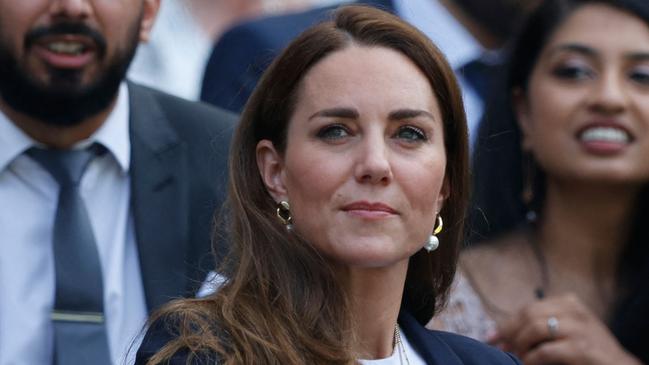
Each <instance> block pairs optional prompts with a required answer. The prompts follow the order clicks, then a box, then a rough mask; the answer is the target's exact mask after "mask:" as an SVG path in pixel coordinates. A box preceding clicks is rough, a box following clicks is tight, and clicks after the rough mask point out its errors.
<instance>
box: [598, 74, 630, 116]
mask: <svg viewBox="0 0 649 365" xmlns="http://www.w3.org/2000/svg"><path fill="white" fill-rule="evenodd" d="M626 87H627V86H626V85H625V83H624V78H623V77H621V76H620V75H618V74H617V73H616V72H605V73H604V74H602V76H601V77H600V78H599V79H598V80H597V82H596V83H595V84H594V85H593V90H592V92H591V94H590V107H591V108H592V109H593V110H595V111H598V112H601V113H609V114H615V113H619V112H621V111H623V110H625V109H626V106H627V103H628V95H627V92H628V90H627V89H626Z"/></svg>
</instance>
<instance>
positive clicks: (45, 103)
mask: <svg viewBox="0 0 649 365" xmlns="http://www.w3.org/2000/svg"><path fill="white" fill-rule="evenodd" d="M132 28H133V29H131V32H130V36H129V40H128V41H129V42H128V43H127V44H126V47H125V48H124V49H121V50H118V51H116V53H115V56H114V57H113V58H112V59H111V60H110V62H109V63H108V64H107V66H105V67H104V69H102V70H100V72H99V75H98V76H97V77H96V79H95V80H94V81H92V82H90V83H89V84H88V85H85V86H81V85H80V84H81V82H82V71H77V70H66V69H54V68H49V70H48V73H49V81H48V82H47V84H44V83H43V82H39V81H38V80H36V79H35V78H34V77H32V76H31V75H30V73H29V71H28V70H26V69H25V68H24V67H23V66H22V65H21V64H20V63H19V61H18V60H17V59H16V57H15V55H13V54H12V53H11V51H10V49H9V47H8V45H6V44H3V43H2V42H1V41H0V96H1V97H2V100H3V101H4V103H5V104H6V105H7V106H9V107H10V108H11V109H13V110H14V111H16V112H19V113H21V114H24V115H27V116H29V117H32V118H34V119H37V120H39V121H41V122H43V123H45V124H49V125H52V126H60V127H66V126H74V125H78V124H80V123H81V122H83V121H84V120H85V119H87V118H89V117H91V116H93V115H96V114H98V113H100V112H102V111H104V110H106V109H107V108H108V107H109V106H110V104H111V103H112V102H113V100H114V99H115V96H116V95H117V91H118V89H119V85H120V84H121V82H122V80H123V79H124V77H125V76H126V72H127V70H128V67H129V65H130V63H131V61H132V59H133V57H134V55H135V51H136V48H137V45H138V43H139V34H140V21H139V19H138V21H137V24H136V25H135V26H133V27H132ZM58 34H78V35H82V36H86V37H90V38H91V39H93V41H94V43H95V47H96V49H95V50H94V52H95V57H97V59H98V60H99V61H98V62H101V60H102V59H103V58H104V57H105V54H106V41H105V39H104V38H103V36H102V35H101V34H99V33H98V32H96V31H94V30H92V29H90V28H89V27H87V26H86V25H84V24H80V23H57V24H55V25H53V26H51V27H47V28H37V29H34V30H33V31H31V32H29V33H28V35H27V36H26V37H25V48H26V49H28V47H30V46H31V45H32V44H33V43H34V42H35V40H36V39H38V38H40V37H42V36H48V35H58ZM1 39H3V38H2V37H0V40H1Z"/></svg>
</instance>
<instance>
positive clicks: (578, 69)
mask: <svg viewBox="0 0 649 365" xmlns="http://www.w3.org/2000/svg"><path fill="white" fill-rule="evenodd" d="M552 74H554V75H555V76H556V77H558V78H561V79H567V80H584V79H590V78H593V76H594V75H595V73H594V72H593V71H592V70H591V69H590V68H588V67H585V66H559V67H557V68H555V69H554V70H553V71H552Z"/></svg>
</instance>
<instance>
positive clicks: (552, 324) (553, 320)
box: [547, 316, 559, 340]
mask: <svg viewBox="0 0 649 365" xmlns="http://www.w3.org/2000/svg"><path fill="white" fill-rule="evenodd" d="M547 325H548V333H549V335H550V339H552V340H554V339H555V338H556V337H557V332H558V331H559V320H558V319H557V317H555V316H552V317H549V318H548V321H547Z"/></svg>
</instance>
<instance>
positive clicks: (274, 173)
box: [257, 139, 288, 202]
mask: <svg viewBox="0 0 649 365" xmlns="http://www.w3.org/2000/svg"><path fill="white" fill-rule="evenodd" d="M257 167H258V168H259V175H261V179H262V180H263V181H264V185H265V186H266V190H267V191H268V193H269V194H270V196H272V197H273V199H275V201H276V202H279V201H282V200H287V199H288V194H287V191H286V186H285V184H284V162H283V160H282V158H281V156H280V155H279V153H278V152H277V150H276V149H275V146H273V142H271V141H269V140H267V139H263V140H261V141H259V143H257Z"/></svg>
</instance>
